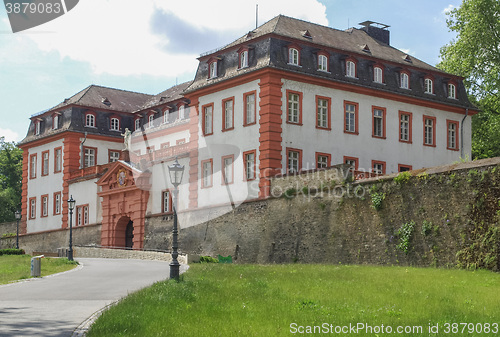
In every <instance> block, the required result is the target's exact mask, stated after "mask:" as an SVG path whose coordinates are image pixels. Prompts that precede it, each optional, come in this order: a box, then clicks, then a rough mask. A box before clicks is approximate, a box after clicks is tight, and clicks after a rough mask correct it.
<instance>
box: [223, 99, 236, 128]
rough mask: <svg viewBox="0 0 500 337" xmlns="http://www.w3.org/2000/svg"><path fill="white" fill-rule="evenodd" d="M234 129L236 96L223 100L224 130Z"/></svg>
mask: <svg viewBox="0 0 500 337" xmlns="http://www.w3.org/2000/svg"><path fill="white" fill-rule="evenodd" d="M232 129H234V97H231V98H227V99H225V100H223V101H222V131H227V130H232Z"/></svg>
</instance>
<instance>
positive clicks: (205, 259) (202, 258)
mask: <svg viewBox="0 0 500 337" xmlns="http://www.w3.org/2000/svg"><path fill="white" fill-rule="evenodd" d="M200 263H219V260H218V259H216V258H214V257H211V256H200Z"/></svg>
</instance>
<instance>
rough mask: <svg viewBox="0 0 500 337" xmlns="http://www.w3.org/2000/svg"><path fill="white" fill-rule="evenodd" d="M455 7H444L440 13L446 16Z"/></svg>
mask: <svg viewBox="0 0 500 337" xmlns="http://www.w3.org/2000/svg"><path fill="white" fill-rule="evenodd" d="M455 8H456V7H455V6H454V5H451V4H450V5H448V7H446V8H445V9H443V11H442V12H441V13H442V14H444V15H448V13H449V12H451V11H452V10H454V9H455Z"/></svg>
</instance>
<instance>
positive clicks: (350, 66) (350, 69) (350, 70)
mask: <svg viewBox="0 0 500 337" xmlns="http://www.w3.org/2000/svg"><path fill="white" fill-rule="evenodd" d="M345 75H346V76H347V77H352V78H356V63H354V62H353V61H350V60H348V61H346V63H345Z"/></svg>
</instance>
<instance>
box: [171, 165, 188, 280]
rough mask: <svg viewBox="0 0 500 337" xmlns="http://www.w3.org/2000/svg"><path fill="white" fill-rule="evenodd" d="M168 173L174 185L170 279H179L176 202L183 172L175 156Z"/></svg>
mask: <svg viewBox="0 0 500 337" xmlns="http://www.w3.org/2000/svg"><path fill="white" fill-rule="evenodd" d="M168 173H169V174H170V182H171V183H172V185H174V200H173V201H174V204H173V206H174V207H173V208H174V227H173V229H172V262H171V263H170V279H174V280H177V281H179V267H180V265H179V261H178V260H177V257H178V256H179V253H178V252H177V249H178V244H177V235H178V233H179V232H178V230H177V202H178V200H177V199H178V196H179V190H178V187H179V185H180V184H181V181H182V176H183V174H184V165H180V164H179V162H178V161H177V158H175V162H174V163H173V164H172V165H170V166H169V167H168Z"/></svg>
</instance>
